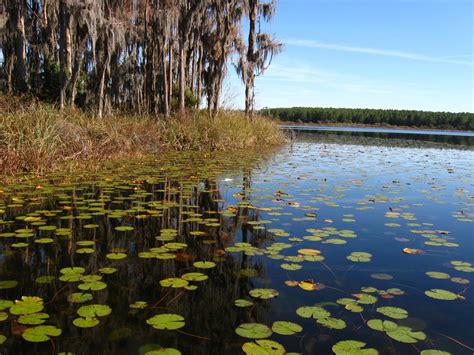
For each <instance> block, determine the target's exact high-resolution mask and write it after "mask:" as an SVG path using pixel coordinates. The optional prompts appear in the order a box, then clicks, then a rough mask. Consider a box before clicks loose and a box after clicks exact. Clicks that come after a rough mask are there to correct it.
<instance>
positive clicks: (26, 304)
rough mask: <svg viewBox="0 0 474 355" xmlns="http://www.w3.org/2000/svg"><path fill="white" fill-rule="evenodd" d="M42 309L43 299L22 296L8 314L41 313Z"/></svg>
mask: <svg viewBox="0 0 474 355" xmlns="http://www.w3.org/2000/svg"><path fill="white" fill-rule="evenodd" d="M43 309H44V306H43V299H42V298H40V297H28V296H22V297H21V300H16V301H15V304H14V305H13V306H11V307H10V313H11V314H15V315H25V314H32V313H38V312H41V311H42V310H43Z"/></svg>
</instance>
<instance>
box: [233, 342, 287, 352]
mask: <svg viewBox="0 0 474 355" xmlns="http://www.w3.org/2000/svg"><path fill="white" fill-rule="evenodd" d="M242 350H243V351H244V353H246V354H247V355H284V354H285V348H284V346H283V345H281V344H280V343H277V342H276V341H273V340H267V339H260V340H255V343H253V342H248V343H244V345H242Z"/></svg>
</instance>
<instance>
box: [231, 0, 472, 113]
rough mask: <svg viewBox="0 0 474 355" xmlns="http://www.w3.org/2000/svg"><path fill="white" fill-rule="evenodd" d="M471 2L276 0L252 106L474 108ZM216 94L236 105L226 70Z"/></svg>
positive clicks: (239, 100)
mask: <svg viewBox="0 0 474 355" xmlns="http://www.w3.org/2000/svg"><path fill="white" fill-rule="evenodd" d="M473 18H474V0H279V1H278V8H277V14H276V16H275V18H274V19H273V22H272V24H271V25H269V26H266V27H267V28H266V29H267V30H268V31H269V32H270V33H274V34H276V36H277V37H278V38H279V39H280V40H281V41H282V42H283V43H284V45H285V49H284V52H283V53H282V54H280V55H279V56H278V57H277V58H275V59H274V61H273V63H272V66H271V67H270V68H269V69H268V71H267V72H266V73H265V75H264V76H263V77H259V78H258V79H257V81H256V106H257V108H261V107H265V106H268V107H290V106H321V107H368V108H395V109H419V110H432V111H454V112H459V111H469V112H474V103H473V100H474V99H473V97H474V88H473V85H474V57H473V55H474V53H473V45H474V44H473V32H474V25H473V23H474V19H473ZM230 71H231V75H230V77H229V83H228V87H227V90H226V91H225V93H224V97H225V98H227V101H231V102H233V103H234V105H235V106H237V107H242V105H243V102H244V98H243V89H242V88H241V84H240V82H239V79H238V78H237V77H236V75H235V72H234V70H233V69H230Z"/></svg>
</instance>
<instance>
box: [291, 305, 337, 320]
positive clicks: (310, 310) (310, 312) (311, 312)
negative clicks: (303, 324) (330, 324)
mask: <svg viewBox="0 0 474 355" xmlns="http://www.w3.org/2000/svg"><path fill="white" fill-rule="evenodd" d="M296 314H297V315H299V316H300V317H303V318H314V319H321V318H328V317H329V316H330V315H331V313H329V312H328V311H326V310H325V309H324V308H322V307H318V306H303V307H299V308H298V309H297V310H296Z"/></svg>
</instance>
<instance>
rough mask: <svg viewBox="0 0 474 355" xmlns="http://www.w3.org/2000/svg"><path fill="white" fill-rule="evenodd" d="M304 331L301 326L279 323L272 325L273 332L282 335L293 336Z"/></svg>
mask: <svg viewBox="0 0 474 355" xmlns="http://www.w3.org/2000/svg"><path fill="white" fill-rule="evenodd" d="M302 330H303V327H302V326H300V325H299V324H296V323H292V322H283V321H277V322H274V323H273V324H272V331H273V332H274V333H277V334H280V335H293V334H296V333H299V332H301V331H302Z"/></svg>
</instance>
